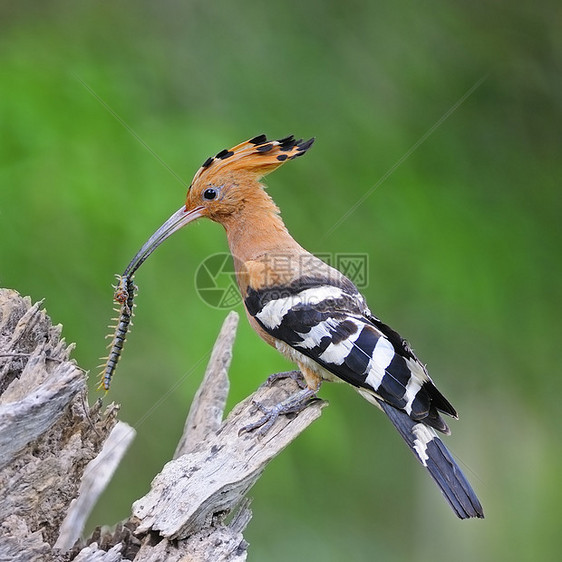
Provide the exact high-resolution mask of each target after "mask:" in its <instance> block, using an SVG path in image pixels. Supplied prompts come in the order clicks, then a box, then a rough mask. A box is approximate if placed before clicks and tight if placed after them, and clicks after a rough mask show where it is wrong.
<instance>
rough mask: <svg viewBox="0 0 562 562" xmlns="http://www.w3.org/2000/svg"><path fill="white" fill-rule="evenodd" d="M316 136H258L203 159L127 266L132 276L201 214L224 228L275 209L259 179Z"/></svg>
mask: <svg viewBox="0 0 562 562" xmlns="http://www.w3.org/2000/svg"><path fill="white" fill-rule="evenodd" d="M313 142H314V138H311V139H309V140H307V141H303V140H302V139H301V140H297V139H295V138H294V137H293V136H292V135H291V136H289V137H286V138H284V139H280V140H274V141H269V140H267V138H266V136H265V135H259V136H257V137H254V138H253V139H250V140H248V141H245V142H243V143H241V144H239V145H237V146H235V147H233V148H231V149H228V150H227V149H225V150H221V151H220V152H219V153H218V154H216V155H215V156H211V157H210V158H207V160H205V162H204V163H203V165H202V166H201V168H199V170H198V171H197V173H196V174H195V177H194V178H193V181H192V182H191V185H190V187H189V189H188V191H187V198H186V203H185V205H182V206H181V207H180V209H178V210H177V211H176V212H175V213H174V214H173V215H172V216H171V217H170V218H169V219H168V220H167V221H166V222H165V223H164V224H163V225H162V226H161V227H160V228H159V229H158V230H157V231H156V232H155V233H154V234H153V235H152V236H151V237H150V238H149V240H148V241H147V242H146V244H145V245H144V246H143V247H142V248H141V249H140V251H139V252H138V253H137V255H136V256H135V257H134V258H133V260H132V261H131V263H130V264H129V265H128V266H127V269H126V270H125V274H126V275H129V276H130V275H133V274H134V272H135V271H136V270H137V269H138V268H139V267H140V266H141V265H142V263H143V262H144V261H145V260H146V258H148V256H149V255H150V254H151V253H152V252H153V251H154V250H155V249H156V248H157V247H158V246H159V245H160V244H162V242H164V240H166V239H167V238H168V237H169V236H171V235H172V234H173V233H174V232H176V231H178V230H179V229H180V228H182V227H184V226H186V225H187V224H189V223H190V222H193V221H194V220H197V219H199V218H202V217H207V218H209V219H211V220H213V221H216V222H219V223H221V224H223V225H225V226H227V225H228V223H229V222H230V221H236V220H237V216H238V215H239V214H240V213H241V212H243V211H244V210H245V209H247V208H251V209H253V210H258V209H263V210H266V209H268V208H269V209H270V210H271V209H273V210H275V211H276V210H277V208H276V207H275V204H274V203H273V201H271V198H270V197H269V196H268V195H267V194H266V193H265V191H264V189H263V186H262V184H260V183H259V180H260V179H261V178H262V177H263V176H265V175H266V174H268V173H269V172H272V171H273V170H275V168H278V167H279V166H281V165H282V164H284V163H285V162H287V161H288V160H292V159H294V158H297V157H298V156H302V155H303V154H304V153H305V152H306V151H307V150H308V149H309V148H310V146H311V145H312V143H313Z"/></svg>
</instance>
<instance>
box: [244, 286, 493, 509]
mask: <svg viewBox="0 0 562 562" xmlns="http://www.w3.org/2000/svg"><path fill="white" fill-rule="evenodd" d="M245 304H246V308H247V310H248V312H249V313H250V314H251V315H252V316H253V317H254V318H255V319H256V320H257V322H258V323H259V325H260V326H261V327H262V328H263V330H265V332H267V333H268V334H269V335H270V336H272V337H274V338H276V339H277V340H280V341H281V342H284V343H285V344H288V345H289V346H290V347H291V348H293V349H294V350H295V351H297V352H299V353H300V354H302V355H304V356H305V357H307V358H309V359H312V360H313V361H314V362H315V363H317V364H318V365H320V366H321V367H323V368H324V369H325V370H327V371H329V372H330V373H332V374H334V375H336V376H337V377H339V378H341V379H342V380H344V381H346V382H348V383H350V384H352V385H353V386H355V387H356V388H357V390H358V392H359V393H360V394H361V395H362V396H363V397H365V398H366V399H367V400H369V401H370V402H372V403H373V404H375V405H377V406H379V407H380V408H381V409H382V410H383V411H384V412H385V413H386V415H387V416H388V417H389V419H390V420H391V422H392V423H393V425H394V426H395V427H396V429H397V430H398V432H399V433H400V435H401V436H402V437H403V439H404V440H405V441H406V443H407V444H408V446H409V448H410V449H411V451H412V452H413V453H414V454H415V455H416V457H417V459H418V461H419V462H420V463H421V464H422V465H423V466H424V467H425V468H427V470H428V471H429V473H430V474H431V476H432V478H433V479H434V480H435V482H436V483H437V485H438V486H439V487H440V489H441V491H442V493H443V495H444V496H445V498H446V500H447V501H448V502H449V504H450V506H451V507H452V508H453V510H454V511H455V513H456V514H457V515H458V517H460V518H463V519H464V518H467V517H483V511H482V506H481V505H480V502H479V501H478V498H477V497H476V494H475V493H474V491H473V490H472V488H471V487H470V484H469V483H468V481H467V480H466V478H465V476H464V475H463V473H462V471H461V470H460V468H459V467H458V465H457V464H456V463H455V461H454V460H453V458H452V456H451V455H450V453H449V452H448V451H447V449H446V447H445V445H444V444H443V442H442V441H441V440H440V439H439V437H438V436H437V434H436V433H435V431H434V429H437V430H439V431H442V432H444V433H449V428H448V427H447V425H446V423H445V422H444V421H443V419H442V418H441V416H440V412H444V413H446V414H448V415H451V416H453V417H457V413H456V411H455V409H454V408H453V407H452V406H451V404H450V403H449V402H448V401H447V399H446V398H445V397H444V396H443V395H442V394H441V393H440V392H439V391H438V390H437V388H436V387H435V385H434V384H433V381H432V380H431V379H430V377H429V375H428V374H427V372H426V370H425V368H424V367H423V365H422V364H421V362H420V361H419V360H418V359H417V357H416V356H415V355H414V353H413V352H412V350H411V349H410V347H409V346H408V344H407V343H406V342H405V341H404V340H403V339H402V338H401V337H400V336H399V335H398V333H396V332H395V331H394V330H392V329H391V328H390V327H388V326H387V325H386V324H383V323H382V322H381V321H380V320H379V319H378V318H376V317H374V316H372V315H371V313H370V312H369V310H368V308H367V306H366V304H365V301H364V299H363V297H362V296H361V295H360V294H359V293H358V291H357V289H355V287H354V286H353V285H352V284H351V283H350V282H349V281H348V280H346V279H344V282H343V283H339V284H327V283H326V281H325V280H322V279H318V280H314V279H306V280H304V282H303V280H300V282H299V283H298V284H295V285H293V286H284V287H276V288H269V289H262V290H259V291H257V290H252V289H250V290H249V291H248V294H247V296H246V299H245Z"/></svg>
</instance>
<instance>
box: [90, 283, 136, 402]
mask: <svg viewBox="0 0 562 562" xmlns="http://www.w3.org/2000/svg"><path fill="white" fill-rule="evenodd" d="M114 289H115V292H114V294H113V300H114V301H115V302H117V303H118V304H119V307H118V308H116V309H115V311H116V312H118V313H119V316H117V317H116V318H114V320H115V321H116V324H115V325H114V326H110V328H113V329H114V332H113V334H108V335H107V338H112V339H111V343H110V344H109V345H108V349H109V354H108V356H107V357H106V358H105V364H103V365H102V366H103V370H102V372H101V373H100V382H99V386H98V389H99V390H101V389H102V388H103V389H104V390H105V391H106V392H107V391H108V390H109V387H110V386H111V379H112V378H113V375H114V373H115V369H116V368H117V363H118V362H119V359H120V357H121V353H122V351H123V346H124V345H125V340H126V338H127V333H128V331H129V328H130V326H131V320H132V318H133V309H134V307H135V303H134V299H135V293H136V291H137V287H136V285H135V284H134V282H133V276H132V275H127V274H124V275H117V285H115V286H114Z"/></svg>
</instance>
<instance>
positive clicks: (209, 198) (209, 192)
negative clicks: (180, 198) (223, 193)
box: [203, 188, 217, 201]
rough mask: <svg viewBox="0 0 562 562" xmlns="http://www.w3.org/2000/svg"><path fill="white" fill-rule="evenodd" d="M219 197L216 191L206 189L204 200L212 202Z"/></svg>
mask: <svg viewBox="0 0 562 562" xmlns="http://www.w3.org/2000/svg"><path fill="white" fill-rule="evenodd" d="M216 196H217V191H216V189H211V188H209V189H206V190H205V191H204V192H203V199H207V201H212V200H213V199H214V198H215V197H216Z"/></svg>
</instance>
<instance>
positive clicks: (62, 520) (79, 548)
mask: <svg viewBox="0 0 562 562" xmlns="http://www.w3.org/2000/svg"><path fill="white" fill-rule="evenodd" d="M237 323H238V316H237V314H236V313H234V312H231V313H230V314H229V316H228V317H227V319H226V320H225V322H224V324H223V327H222V329H221V332H220V334H219V337H218V338H217V342H216V343H215V347H214V349H213V352H212V354H211V359H210V361H209V365H208V367H207V371H206V373H205V377H204V380H203V382H202V384H201V386H200V388H199V390H198V391H197V394H196V396H195V398H194V400H193V403H192V406H191V409H190V411H189V414H188V416H187V420H186V423H185V428H184V434H183V436H182V438H181V440H180V442H179V444H178V447H177V449H176V453H175V455H174V459H173V460H171V461H170V462H168V463H167V464H166V465H165V466H164V467H163V469H162V471H161V472H160V474H158V475H157V476H156V477H155V478H154V480H153V482H152V486H151V490H150V491H149V493H148V494H147V495H146V496H145V497H143V498H141V499H139V500H137V501H136V502H135V503H134V504H133V507H132V515H131V517H130V518H129V519H128V520H127V521H124V522H122V523H120V524H118V525H117V527H116V528H115V529H113V530H108V529H106V528H103V529H97V530H96V531H95V532H94V533H93V535H92V536H91V537H89V538H87V539H82V540H78V541H77V540H76V539H77V538H78V537H79V536H80V534H81V533H82V531H83V528H84V524H85V521H86V519H87V517H88V515H89V513H90V511H91V509H92V507H93V505H94V504H95V502H96V500H97V498H98V497H99V495H100V494H101V492H102V491H103V489H104V487H105V486H106V484H107V483H108V481H109V479H110V478H111V476H112V474H113V472H114V470H115V468H116V467H117V465H118V463H119V461H120V460H121V458H122V456H123V454H124V452H125V450H126V448H127V446H128V444H129V443H130V441H131V439H132V438H133V437H134V431H133V430H132V429H131V428H129V427H128V426H127V425H126V424H124V423H123V422H117V411H118V408H117V406H115V405H113V404H111V405H110V406H108V407H107V408H106V409H105V410H102V407H101V400H98V401H97V402H96V403H95V404H94V405H93V406H91V407H90V406H88V402H87V390H86V374H85V372H84V371H83V370H82V369H80V368H79V367H78V366H77V365H76V364H75V363H74V362H73V361H72V360H70V359H69V354H70V351H71V346H67V345H66V344H65V343H64V340H62V341H61V340H60V334H61V328H60V326H52V325H51V322H50V320H49V318H48V317H47V315H46V314H45V312H43V311H42V310H41V303H37V304H35V305H33V306H32V305H31V302H30V301H29V299H27V298H25V299H24V298H21V297H20V296H19V294H18V293H16V292H15V291H11V290H7V289H0V562H2V561H4V560H17V561H19V560H22V561H24V560H25V561H26V562H27V561H33V560H45V561H57V562H58V561H60V562H62V561H65V562H67V561H72V560H74V561H80V562H93V561H99V562H122V561H126V560H130V561H134V562H155V561H157V560H158V561H164V560H165V561H170V562H175V561H178V562H179V561H180V560H182V561H183V560H189V561H191V562H199V561H200V562H203V561H209V562H220V561H224V562H234V561H236V562H238V561H243V560H246V558H247V547H248V544H247V543H246V541H245V540H244V537H243V534H242V533H243V531H244V529H245V527H246V525H247V524H248V522H249V521H250V518H251V516H252V514H251V511H250V509H249V503H250V501H249V499H248V498H247V497H246V494H247V492H248V490H249V489H250V488H251V486H252V485H253V484H254V483H255V482H256V481H257V479H258V478H259V477H260V476H261V474H262V473H263V471H264V469H265V467H266V466H267V464H268V463H269V461H271V460H272V459H273V458H274V457H275V456H276V455H277V454H278V453H279V452H280V451H281V450H282V449H283V448H285V447H286V446H287V445H288V444H289V443H290V442H291V441H293V440H294V439H295V438H296V437H297V436H298V435H299V434H300V433H301V432H302V431H304V429H306V427H308V425H310V424H311V423H312V422H313V421H314V420H315V419H317V418H318V417H319V416H320V414H321V409H322V407H323V406H324V405H325V403H324V402H321V401H316V402H314V403H312V404H311V405H310V406H309V407H308V408H307V409H306V410H305V411H304V412H302V413H301V414H299V415H298V416H297V417H295V418H294V419H289V418H287V417H281V418H280V419H278V420H277V421H276V422H275V424H274V425H273V427H272V428H271V429H270V431H269V432H268V433H267V434H266V435H265V436H264V437H260V436H259V434H257V433H244V432H243V433H241V434H239V432H240V429H241V428H242V427H243V426H245V425H247V424H249V423H251V422H253V421H255V420H256V419H257V417H258V416H260V415H261V412H260V411H259V410H258V409H257V407H256V406H255V404H254V401H258V402H261V403H264V404H266V405H267V404H275V403H277V402H279V401H281V400H283V399H284V398H285V397H287V396H288V395H290V394H292V393H294V392H295V391H296V390H297V389H298V388H297V385H296V383H295V382H293V381H292V380H281V381H278V382H276V383H275V384H274V385H272V386H271V387H268V386H263V387H260V388H259V389H258V390H257V391H256V392H255V393H254V394H253V395H252V396H250V397H249V398H247V399H246V400H244V401H243V402H241V403H240V404H238V405H237V406H235V407H234V409H233V410H232V411H231V412H230V414H229V415H228V417H227V418H226V420H224V421H223V415H224V414H223V412H224V407H225V403H226V399H227V395H228V388H229V380H228V368H229V365H230V359H231V354H232V345H233V342H234V338H235V333H236V326H237Z"/></svg>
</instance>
